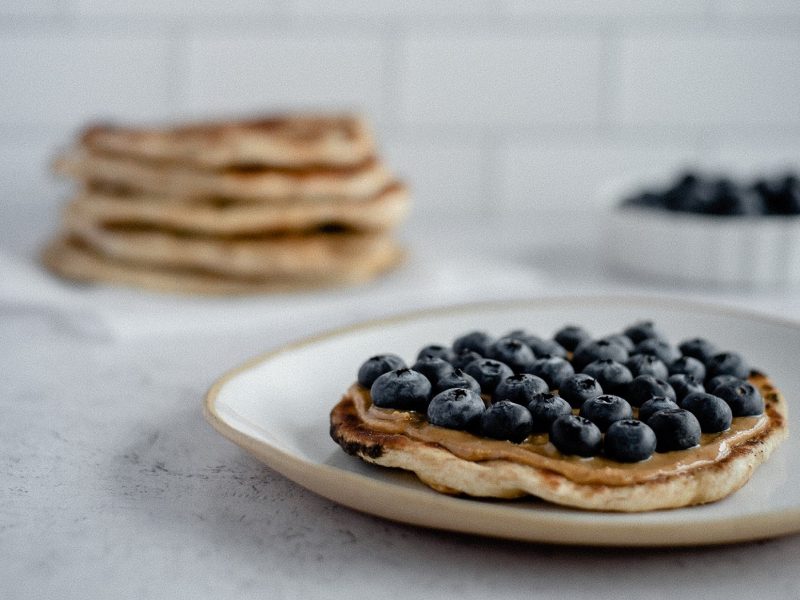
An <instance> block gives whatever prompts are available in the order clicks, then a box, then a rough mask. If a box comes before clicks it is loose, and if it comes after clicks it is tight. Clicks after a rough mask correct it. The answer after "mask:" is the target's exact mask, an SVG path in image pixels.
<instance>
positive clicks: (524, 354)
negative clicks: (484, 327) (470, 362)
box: [488, 337, 536, 373]
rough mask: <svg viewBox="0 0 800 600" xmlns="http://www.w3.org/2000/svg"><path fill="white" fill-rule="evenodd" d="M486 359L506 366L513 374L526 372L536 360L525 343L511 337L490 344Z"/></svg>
mask: <svg viewBox="0 0 800 600" xmlns="http://www.w3.org/2000/svg"><path fill="white" fill-rule="evenodd" d="M488 357H489V358H492V359H494V360H499V361H500V362H502V363H505V364H507V365H508V366H509V367H511V370H512V371H514V372H515V373H521V372H522V371H524V370H526V369H527V368H528V367H530V365H531V363H533V361H534V359H535V358H536V357H535V356H534V354H533V350H531V349H530V348H529V347H528V345H527V344H525V342H523V341H522V340H518V339H516V338H511V337H503V338H500V339H499V340H497V341H496V342H495V343H494V344H492V345H491V346H490V347H489V350H488Z"/></svg>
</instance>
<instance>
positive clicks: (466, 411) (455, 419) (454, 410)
mask: <svg viewBox="0 0 800 600" xmlns="http://www.w3.org/2000/svg"><path fill="white" fill-rule="evenodd" d="M485 409H486V407H485V406H484V404H483V400H482V399H481V397H480V395H479V394H476V393H475V392H473V391H472V390H465V389H463V388H451V389H449V390H445V391H443V392H440V393H438V394H436V395H435V396H434V397H433V398H432V399H431V401H430V404H429V405H428V421H429V422H430V423H432V424H433V425H438V426H439V427H447V428H448V429H462V430H466V431H476V430H477V429H478V427H479V426H480V422H481V415H482V414H483V411H484V410H485Z"/></svg>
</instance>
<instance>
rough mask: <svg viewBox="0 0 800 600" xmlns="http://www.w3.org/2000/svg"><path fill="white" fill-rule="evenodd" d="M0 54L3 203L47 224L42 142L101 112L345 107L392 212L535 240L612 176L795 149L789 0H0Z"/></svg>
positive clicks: (765, 158)
mask: <svg viewBox="0 0 800 600" xmlns="http://www.w3.org/2000/svg"><path fill="white" fill-rule="evenodd" d="M0 72H2V86H0V181H2V184H3V192H4V194H3V195H4V197H3V202H2V206H3V208H2V210H3V211H4V212H5V213H6V216H7V215H8V214H9V213H8V211H13V212H14V213H15V214H20V213H22V212H26V211H27V212H31V211H34V212H35V213H36V214H37V215H39V216H42V215H53V217H52V218H53V222H55V219H56V217H55V213H56V209H57V207H58V206H60V205H61V204H62V203H63V201H64V200H65V189H66V185H67V184H65V183H63V182H60V181H58V180H56V179H54V178H53V177H52V176H50V175H49V173H48V164H49V161H50V159H51V158H52V156H53V154H54V153H55V151H56V150H57V149H58V148H60V147H63V146H65V145H66V144H67V143H69V141H71V139H72V136H73V135H74V133H75V132H76V130H77V129H78V128H79V127H80V126H82V125H83V124H85V123H86V122H87V121H93V120H104V119H106V120H114V121H121V122H131V123H152V122H155V123H162V122H165V121H167V122H168V121H171V120H184V119H194V118H202V117H225V116H231V115H245V114H251V113H258V112H263V111H269V110H274V109H282V108H289V109H294V108H334V109H341V108H347V109H357V110H360V111H363V112H364V113H365V114H366V115H367V116H368V117H369V118H370V119H371V120H372V122H373V123H374V126H375V128H376V133H377V137H378V140H379V144H380V148H381V151H382V153H383V154H384V156H385V158H386V160H387V162H388V164H389V165H390V166H391V167H392V168H393V169H394V170H395V171H397V172H398V173H399V174H401V176H403V177H404V178H405V179H406V180H407V181H409V182H410V183H411V185H412V186H413V189H414V198H415V207H414V213H413V215H412V218H411V220H410V221H409V224H408V227H413V226H415V225H419V226H422V225H424V224H430V223H437V224H439V225H440V224H441V223H442V222H444V223H458V221H459V220H460V219H467V220H470V219H471V220H475V219H479V220H480V222H481V223H485V224H487V225H492V226H494V225H496V226H497V227H499V228H500V230H502V229H503V228H505V227H509V228H515V229H517V230H519V229H520V228H521V227H522V226H523V224H524V227H525V228H526V229H527V232H528V233H527V235H529V240H530V242H531V243H541V244H545V245H552V244H558V243H565V244H567V243H568V244H572V243H574V242H575V241H576V240H581V241H582V243H586V242H589V241H592V240H593V239H595V238H596V236H597V235H599V229H598V220H597V218H596V217H597V215H598V214H599V213H600V212H601V211H603V210H604V209H606V208H608V204H609V203H611V202H613V201H616V199H612V198H609V197H605V196H603V195H602V194H599V193H598V189H599V187H600V186H602V185H603V184H604V183H605V182H607V181H608V180H610V179H613V178H616V177H619V176H623V177H626V178H628V177H638V176H647V175H650V174H653V175H654V176H658V177H661V178H663V177H664V176H668V175H671V174H674V173H675V172H676V171H677V170H678V169H680V168H683V167H686V166H690V165H701V166H704V167H707V168H711V169H718V170H727V171H730V172H732V173H733V174H736V175H741V176H748V175H749V174H751V173H758V172H762V171H767V172H770V173H772V172H775V171H777V170H785V169H787V168H797V167H798V166H799V165H800V135H798V134H800V101H798V100H799V99H800V3H798V2H795V1H792V0H731V1H721V0H675V1H671V2H660V1H655V0H653V1H650V0H640V1H634V0H605V1H601V2H595V1H591V0H559V1H533V2H528V1H523V0H520V1H515V0H505V1H503V2H493V1H488V0H486V1H480V0H468V1H459V2H455V1H435V2H431V1H423V0H409V1H406V2H386V1H370V2H368V1H366V0H364V1H360V0H338V1H334V0H322V1H304V0H230V1H228V2H210V1H206V0H201V1H198V0H192V1H189V0H173V1H169V2H167V1H163V0H162V1H155V0H141V1H139V2H122V1H119V0H111V1H107V0H4V1H3V2H2V3H0ZM45 208H52V209H53V210H45ZM0 216H2V213H0ZM441 219H443V220H444V221H441ZM11 235H12V236H13V235H16V234H15V233H13V232H12V233H11ZM19 235H20V236H23V234H21V233H20V234H19Z"/></svg>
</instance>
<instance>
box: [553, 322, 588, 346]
mask: <svg viewBox="0 0 800 600" xmlns="http://www.w3.org/2000/svg"><path fill="white" fill-rule="evenodd" d="M553 339H554V340H555V341H556V342H558V343H559V344H561V346H563V347H564V348H566V349H567V351H569V352H574V351H575V348H577V347H578V346H579V345H580V344H582V343H583V342H588V341H589V340H591V339H592V336H591V335H589V332H588V331H586V330H585V329H584V328H583V327H580V326H578V325H565V326H564V327H562V328H561V329H559V330H558V331H556V333H555V335H554V336H553Z"/></svg>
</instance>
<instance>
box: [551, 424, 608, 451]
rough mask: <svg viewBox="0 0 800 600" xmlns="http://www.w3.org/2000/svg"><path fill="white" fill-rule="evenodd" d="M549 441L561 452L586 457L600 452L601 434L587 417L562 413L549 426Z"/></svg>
mask: <svg viewBox="0 0 800 600" xmlns="http://www.w3.org/2000/svg"><path fill="white" fill-rule="evenodd" d="M550 442H551V443H552V444H553V446H555V447H556V449H557V450H558V451H559V452H561V453H562V454H576V455H578V456H586V457H588V456H595V455H596V454H599V453H600V448H601V446H602V442H603V436H602V434H601V433H600V430H599V429H598V428H597V425H595V424H594V423H592V422H591V421H590V420H589V419H585V418H583V417H579V416H577V415H564V416H561V417H559V418H557V419H556V420H555V421H553V424H552V425H551V426H550Z"/></svg>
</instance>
